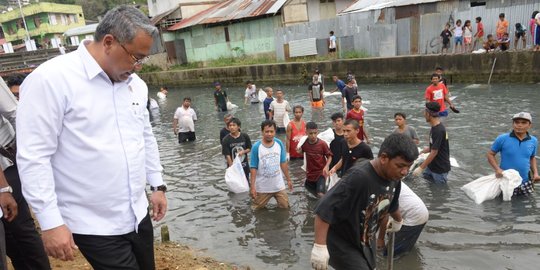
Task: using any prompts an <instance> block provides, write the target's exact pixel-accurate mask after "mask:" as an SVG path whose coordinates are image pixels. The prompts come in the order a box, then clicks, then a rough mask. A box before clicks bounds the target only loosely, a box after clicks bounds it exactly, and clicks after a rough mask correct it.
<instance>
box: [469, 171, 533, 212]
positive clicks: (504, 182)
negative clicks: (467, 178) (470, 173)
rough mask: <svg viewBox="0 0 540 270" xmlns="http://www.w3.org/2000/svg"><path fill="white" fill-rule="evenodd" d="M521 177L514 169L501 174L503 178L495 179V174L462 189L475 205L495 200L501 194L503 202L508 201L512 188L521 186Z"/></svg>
mask: <svg viewBox="0 0 540 270" xmlns="http://www.w3.org/2000/svg"><path fill="white" fill-rule="evenodd" d="M521 180H522V179H521V176H520V175H519V173H518V172H517V171H516V170H514V169H509V170H506V171H504V172H503V177H501V178H497V177H495V174H490V175H487V176H483V177H480V178H478V179H476V180H474V181H472V182H470V183H468V184H466V185H464V186H463V187H461V190H463V191H465V193H466V194H467V196H469V198H471V199H472V200H474V202H475V203H476V204H481V203H482V202H484V201H487V200H492V199H495V198H496V197H497V196H499V194H501V192H503V200H505V201H509V200H510V199H511V198H512V194H513V192H514V188H516V187H518V186H519V185H520V184H521Z"/></svg>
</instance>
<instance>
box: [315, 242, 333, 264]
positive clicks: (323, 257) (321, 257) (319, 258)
mask: <svg viewBox="0 0 540 270" xmlns="http://www.w3.org/2000/svg"><path fill="white" fill-rule="evenodd" d="M328 259H330V254H328V249H327V248H326V245H319V244H313V249H312V250H311V268H313V269H315V270H326V269H328Z"/></svg>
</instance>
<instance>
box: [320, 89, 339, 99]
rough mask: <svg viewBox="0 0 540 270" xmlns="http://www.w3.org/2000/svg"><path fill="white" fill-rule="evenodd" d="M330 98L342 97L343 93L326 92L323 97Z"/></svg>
mask: <svg viewBox="0 0 540 270" xmlns="http://www.w3.org/2000/svg"><path fill="white" fill-rule="evenodd" d="M330 96H341V92H340V91H336V92H326V91H324V92H323V97H325V98H326V97H330Z"/></svg>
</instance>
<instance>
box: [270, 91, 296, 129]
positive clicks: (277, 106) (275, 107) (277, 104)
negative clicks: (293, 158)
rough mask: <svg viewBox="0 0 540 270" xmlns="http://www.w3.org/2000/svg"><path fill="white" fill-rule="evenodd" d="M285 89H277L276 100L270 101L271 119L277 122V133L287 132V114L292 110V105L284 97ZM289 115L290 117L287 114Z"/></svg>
mask: <svg viewBox="0 0 540 270" xmlns="http://www.w3.org/2000/svg"><path fill="white" fill-rule="evenodd" d="M283 95H284V94H283V90H280V89H278V90H276V100H274V101H272V103H270V111H269V114H270V119H273V120H274V121H275V122H276V125H277V130H276V133H285V131H286V130H285V128H286V126H285V122H284V118H285V114H288V113H289V112H291V111H292V109H291V105H289V102H288V101H286V100H285V99H283ZM287 117H289V116H288V115H287Z"/></svg>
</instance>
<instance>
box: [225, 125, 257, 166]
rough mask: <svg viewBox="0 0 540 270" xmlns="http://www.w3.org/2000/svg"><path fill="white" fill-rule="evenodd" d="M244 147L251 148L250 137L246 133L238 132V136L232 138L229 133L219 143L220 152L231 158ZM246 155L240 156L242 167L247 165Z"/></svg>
mask: <svg viewBox="0 0 540 270" xmlns="http://www.w3.org/2000/svg"><path fill="white" fill-rule="evenodd" d="M245 149H251V139H250V138H249V135H247V134H246V133H240V136H238V138H233V136H231V134H229V135H227V136H225V138H223V142H222V143H221V153H222V154H223V155H224V156H231V159H233V160H234V158H235V157H236V154H237V153H238V152H240V151H244V150H245ZM247 156H248V155H246V154H245V155H243V156H242V167H244V169H245V168H246V167H249V165H248V158H247Z"/></svg>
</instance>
